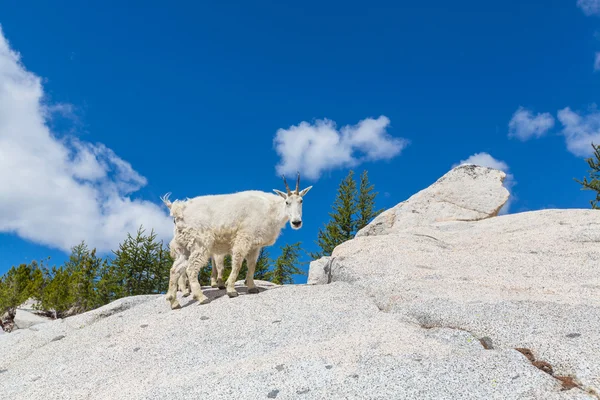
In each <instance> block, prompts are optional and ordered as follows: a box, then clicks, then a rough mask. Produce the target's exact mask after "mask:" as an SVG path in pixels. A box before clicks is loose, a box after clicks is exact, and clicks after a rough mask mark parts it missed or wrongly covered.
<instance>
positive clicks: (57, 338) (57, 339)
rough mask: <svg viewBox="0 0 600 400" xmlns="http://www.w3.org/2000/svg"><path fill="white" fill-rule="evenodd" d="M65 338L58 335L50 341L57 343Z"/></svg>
mask: <svg viewBox="0 0 600 400" xmlns="http://www.w3.org/2000/svg"><path fill="white" fill-rule="evenodd" d="M64 338H65V335H59V336H57V337H55V338H54V339H52V340H51V342H58V341H59V340H63V339H64Z"/></svg>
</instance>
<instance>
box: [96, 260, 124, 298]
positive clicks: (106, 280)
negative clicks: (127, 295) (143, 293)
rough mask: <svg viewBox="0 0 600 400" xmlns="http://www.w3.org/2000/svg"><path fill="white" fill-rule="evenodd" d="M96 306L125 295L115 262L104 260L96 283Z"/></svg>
mask: <svg viewBox="0 0 600 400" xmlns="http://www.w3.org/2000/svg"><path fill="white" fill-rule="evenodd" d="M96 294H97V297H96V306H97V307H100V306H103V305H105V304H108V303H110V302H112V301H114V300H117V299H119V298H121V297H124V291H123V287H122V286H121V282H120V279H119V274H118V273H117V269H116V267H115V265H114V264H112V263H109V262H108V260H103V262H102V266H101V267H100V272H99V276H98V281H97V283H96Z"/></svg>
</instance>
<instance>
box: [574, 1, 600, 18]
mask: <svg viewBox="0 0 600 400" xmlns="http://www.w3.org/2000/svg"><path fill="white" fill-rule="evenodd" d="M577 7H579V8H581V9H582V10H583V13H584V14H585V15H587V16H590V15H600V0H577Z"/></svg>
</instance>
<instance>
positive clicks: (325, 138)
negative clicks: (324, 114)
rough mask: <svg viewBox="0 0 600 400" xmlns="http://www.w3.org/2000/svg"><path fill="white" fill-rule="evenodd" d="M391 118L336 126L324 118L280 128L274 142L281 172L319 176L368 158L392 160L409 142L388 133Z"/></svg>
mask: <svg viewBox="0 0 600 400" xmlns="http://www.w3.org/2000/svg"><path fill="white" fill-rule="evenodd" d="M389 124H390V120H389V119H388V118H387V117H386V116H380V117H379V118H377V119H373V118H366V119H363V120H362V121H360V122H359V123H358V124H357V125H354V126H348V125H347V126H344V127H342V128H341V129H339V130H338V129H336V126H335V122H333V121H331V120H328V119H324V120H317V121H316V122H315V123H314V124H310V123H308V122H305V121H303V122H301V123H300V124H298V125H296V126H291V127H290V128H288V129H279V130H277V133H276V135H275V138H274V145H275V149H276V151H277V154H279V156H280V158H281V159H280V162H279V164H277V166H276V170H277V173H278V174H286V175H293V174H295V173H296V171H300V174H301V175H303V176H305V177H306V178H308V179H318V178H319V177H320V175H321V173H322V172H323V171H326V170H332V169H334V168H342V167H354V166H356V165H358V164H360V163H362V162H365V161H377V160H389V159H391V158H393V157H395V156H397V155H398V154H400V152H401V151H402V150H403V149H404V148H405V147H406V146H407V145H408V143H409V142H408V140H406V139H403V138H395V137H392V136H390V135H389V134H388V133H387V132H386V128H387V127H388V126H389Z"/></svg>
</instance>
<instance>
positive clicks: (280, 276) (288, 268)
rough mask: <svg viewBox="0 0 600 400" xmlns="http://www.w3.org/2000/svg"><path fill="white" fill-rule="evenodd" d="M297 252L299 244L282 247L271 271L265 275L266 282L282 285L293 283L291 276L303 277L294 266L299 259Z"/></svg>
mask: <svg viewBox="0 0 600 400" xmlns="http://www.w3.org/2000/svg"><path fill="white" fill-rule="evenodd" d="M299 252H300V242H297V243H294V244H285V245H283V246H282V247H281V254H280V255H279V257H277V259H276V260H275V264H274V266H273V270H272V271H269V272H267V273H266V276H267V277H268V280H269V281H271V282H273V283H276V284H278V285H283V284H286V283H293V278H292V275H304V272H303V271H302V270H301V269H299V268H298V267H297V266H296V264H298V259H299V257H300V255H299Z"/></svg>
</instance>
